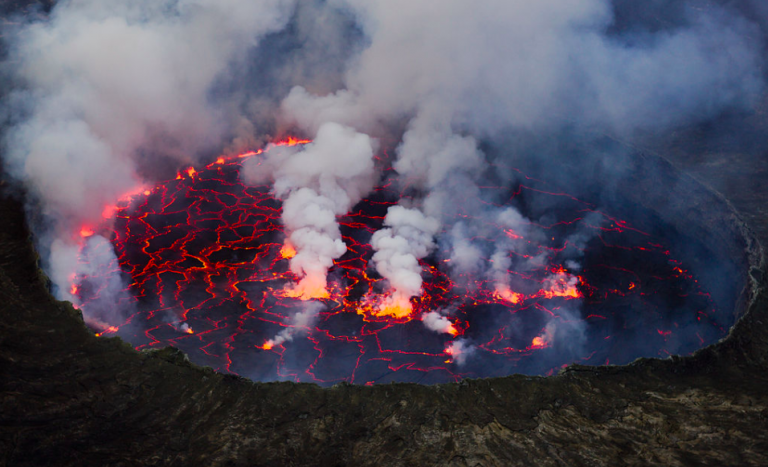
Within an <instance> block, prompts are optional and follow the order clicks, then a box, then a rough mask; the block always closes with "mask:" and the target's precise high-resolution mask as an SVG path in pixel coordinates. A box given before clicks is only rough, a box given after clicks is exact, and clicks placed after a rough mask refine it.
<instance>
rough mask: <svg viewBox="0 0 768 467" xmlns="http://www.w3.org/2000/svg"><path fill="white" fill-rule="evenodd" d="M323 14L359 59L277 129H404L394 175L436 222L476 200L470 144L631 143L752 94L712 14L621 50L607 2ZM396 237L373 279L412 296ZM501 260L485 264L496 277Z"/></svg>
mask: <svg viewBox="0 0 768 467" xmlns="http://www.w3.org/2000/svg"><path fill="white" fill-rule="evenodd" d="M331 4H333V5H335V6H337V7H339V8H342V9H347V10H349V11H351V12H352V13H353V14H354V15H356V18H357V20H358V23H359V24H360V25H361V26H362V28H363V31H364V32H365V34H366V35H367V37H368V40H369V45H368V47H367V48H366V49H365V50H364V51H363V52H362V53H361V54H360V56H359V57H357V59H356V60H354V61H352V62H351V65H350V66H349V68H348V70H347V73H346V76H345V83H346V89H341V90H337V91H336V92H334V93H330V94H326V95H317V96H316V95H312V94H311V93H310V92H308V91H307V90H306V89H304V88H301V87H296V88H294V89H293V90H292V91H291V93H290V94H289V96H288V97H287V98H286V99H285V100H284V101H283V106H282V109H283V112H284V113H285V118H286V119H287V120H288V121H290V122H293V123H295V124H297V125H299V126H300V127H303V128H305V129H307V130H309V131H311V130H313V129H315V128H318V127H319V126H320V125H322V123H323V122H326V121H335V122H343V123H345V124H347V125H352V126H354V127H356V128H358V129H360V130H361V131H377V130H376V125H377V124H378V123H379V122H381V121H390V120H397V119H401V118H403V117H406V118H408V119H409V121H410V123H409V124H408V127H407V131H406V132H405V135H404V136H403V140H402V143H401V144H400V145H399V147H398V149H397V156H398V160H397V161H396V162H395V164H394V167H395V169H396V170H397V172H398V173H399V174H400V175H401V176H402V177H403V178H405V179H407V181H408V183H409V184H412V185H415V186H416V187H419V188H422V189H424V190H426V194H425V195H424V197H423V199H422V200H421V204H420V205H421V206H422V207H421V209H422V210H423V211H424V214H425V216H431V217H434V218H436V219H439V220H440V221H441V222H446V218H447V217H449V216H448V215H447V214H449V213H450V212H451V211H452V210H456V209H457V206H456V204H457V203H458V204H459V205H460V204H461V203H462V201H463V199H466V198H471V196H468V195H469V194H471V193H472V192H473V191H476V189H477V187H476V184H477V180H478V177H479V175H480V173H481V171H482V170H483V169H484V168H485V161H484V155H483V154H482V152H481V151H480V150H479V149H478V146H477V143H476V139H475V137H493V136H494V135H497V134H499V133H500V132H502V131H504V130H508V129H522V130H530V131H539V132H546V131H556V130H557V129H559V128H564V127H566V126H574V127H579V128H595V127H597V128H601V129H604V130H606V131H611V132H615V133H620V134H632V132H634V131H635V130H638V129H653V128H659V127H669V126H671V125H675V124H680V123H686V122H690V121H694V120H699V119H705V118H708V117H711V116H714V115H716V114H717V113H718V112H721V111H723V110H726V109H730V108H743V107H747V106H749V105H750V104H751V103H752V102H753V101H754V99H755V97H756V96H757V95H759V93H760V92H761V90H762V79H761V76H760V66H759V65H760V55H759V50H758V47H757V46H756V45H755V44H754V43H753V41H751V40H750V35H751V33H752V32H753V31H754V30H755V27H754V26H753V25H751V24H750V23H748V22H747V21H745V20H743V19H741V18H738V17H736V16H734V15H730V14H727V13H725V12H724V11H722V10H719V9H712V10H710V11H709V13H707V12H696V11H694V10H690V11H689V12H688V15H689V18H688V19H689V24H688V25H687V26H684V27H680V28H677V29H674V30H672V31H669V32H665V33H660V34H657V35H656V36H654V37H653V38H652V40H651V38H650V37H648V38H644V39H646V40H633V41H630V40H625V39H622V38H621V37H610V36H608V35H607V34H605V31H606V30H607V28H608V27H609V26H610V24H611V22H612V21H613V15H612V8H611V4H610V2H609V1H607V0H569V1H566V2H563V1H561V0H543V1H537V2H530V1H525V0H511V1H510V0H495V1H489V2H483V3H482V4H477V3H468V2H464V1H462V0H447V1H444V2H441V3H440V7H439V8H435V7H434V5H432V4H429V3H424V2H410V1H406V0H386V1H385V0H336V1H334V2H331ZM636 39H637V38H636ZM392 209H400V208H399V207H396V208H392ZM433 230H435V231H436V230H437V229H433ZM395 237H396V235H395V234H393V233H392V229H391V228H388V229H386V230H385V233H382V234H381V235H376V236H374V248H375V249H376V250H377V251H382V248H381V245H380V246H379V247H377V246H376V244H380V243H381V239H384V238H388V239H389V240H387V242H389V243H390V244H391V245H392V248H391V250H392V251H397V252H399V253H398V255H399V256H397V258H398V259H402V263H403V267H401V268H396V267H392V265H391V262H390V261H388V260H383V261H377V268H380V269H381V270H382V271H383V272H382V275H384V276H385V277H387V276H390V277H392V279H391V280H390V283H391V284H392V285H393V287H394V288H395V289H396V290H402V291H403V293H405V294H407V295H416V294H418V292H416V291H415V290H414V287H415V285H416V284H420V281H418V280H417V279H416V277H415V271H416V269H417V268H416V267H415V266H414V261H413V259H414V258H417V255H413V254H409V253H408V252H407V249H408V248H407V247H406V246H405V245H404V244H403V242H399V243H400V245H396V244H397V243H398V242H397V241H395V240H394V239H395ZM420 244H429V241H426V240H424V241H421V240H420V243H417V244H416V247H417V249H420V248H421V247H420ZM459 246H461V247H462V250H463V252H465V253H473V250H472V248H471V246H468V245H467V244H466V242H463V243H459ZM403 252H405V253H404V254H403ZM377 254H378V253H377ZM386 255H387V254H382V255H379V257H380V258H382V257H384V256H386ZM503 256H504V255H503V254H502V253H500V252H499V254H498V255H494V258H495V260H494V261H495V262H496V260H499V261H498V262H496V264H497V267H498V268H500V269H501V268H504V262H505V261H504V260H503ZM393 257H394V256H393ZM379 264H382V266H379ZM467 265H468V267H470V268H472V267H475V264H474V262H473V261H468V262H467ZM504 269H506V268H504ZM396 271H403V272H397V273H396ZM390 277H387V278H388V279H389V278H390ZM396 284H399V285H396ZM398 287H399V289H398Z"/></svg>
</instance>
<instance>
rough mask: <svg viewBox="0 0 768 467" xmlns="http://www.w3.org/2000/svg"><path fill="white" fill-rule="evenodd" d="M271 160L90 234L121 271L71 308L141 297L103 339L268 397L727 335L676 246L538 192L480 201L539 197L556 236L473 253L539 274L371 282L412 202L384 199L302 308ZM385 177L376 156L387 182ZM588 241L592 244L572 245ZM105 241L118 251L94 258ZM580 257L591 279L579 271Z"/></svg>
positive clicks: (359, 216)
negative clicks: (179, 356) (404, 205)
mask: <svg viewBox="0 0 768 467" xmlns="http://www.w3.org/2000/svg"><path fill="white" fill-rule="evenodd" d="M305 143H307V141H298V140H291V141H287V142H284V143H278V145H301V144H305ZM256 157H262V152H261V151H258V152H252V153H247V154H243V155H240V156H237V157H233V158H225V157H221V158H219V159H217V160H216V161H215V162H213V163H211V164H209V165H207V166H205V167H204V168H200V169H195V168H188V169H187V170H184V171H181V172H180V173H179V175H178V177H177V178H176V179H174V180H169V181H167V182H164V183H161V184H158V185H157V186H155V187H153V188H151V189H146V188H141V189H140V190H137V193H135V194H133V195H131V196H128V197H126V198H125V199H123V200H121V201H120V202H119V203H118V204H117V205H116V206H114V207H111V208H108V209H106V210H105V215H107V216H109V217H113V231H112V232H111V233H109V234H105V233H104V232H103V229H102V231H101V232H100V231H99V228H97V227H94V226H83V227H82V229H81V231H80V235H81V236H82V238H83V242H82V250H81V261H88V260H89V258H91V257H92V253H93V252H92V251H90V250H92V249H94V248H114V251H115V253H116V256H117V258H118V263H119V264H110V265H108V266H104V267H101V268H95V269H96V272H95V273H94V274H92V275H81V276H78V277H74V278H73V282H72V289H71V290H70V292H71V293H72V295H74V296H76V297H77V299H78V300H79V303H76V305H77V306H78V307H80V308H81V309H82V310H83V311H84V314H85V315H86V317H88V315H89V307H93V306H95V305H94V303H96V301H97V300H98V299H99V297H100V294H104V293H106V290H105V289H104V285H103V284H105V283H107V282H108V281H107V279H106V278H107V277H110V276H115V275H123V276H124V277H126V278H128V281H127V282H129V283H130V285H129V286H128V287H127V289H125V290H122V291H121V295H119V297H120V298H119V299H117V300H116V301H115V303H114V306H115V307H117V308H119V309H120V310H121V312H122V313H123V316H124V319H122V320H121V321H120V322H106V323H103V326H102V327H101V329H99V335H105V336H109V335H115V334H117V335H120V336H121V337H123V338H124V339H126V340H128V341H130V342H131V343H133V344H134V345H135V346H136V348H138V349H145V348H149V347H156V346H166V345H173V346H175V347H178V348H180V349H181V350H183V351H184V352H186V353H187V354H188V355H189V356H190V359H191V360H192V361H193V362H195V363H198V364H201V365H209V366H211V367H213V368H215V369H216V370H218V371H225V372H232V373H237V374H240V375H243V376H246V377H249V378H252V379H254V380H280V379H290V380H296V381H314V382H318V383H321V384H332V383H335V382H339V381H349V382H353V383H361V384H367V383H373V382H376V383H379V382H388V381H416V382H422V383H437V382H446V381H456V380H458V379H461V378H463V377H489V376H502V375H507V374H511V373H516V372H522V373H529V374H546V373H551V372H553V371H556V370H557V369H558V368H560V367H561V366H564V365H566V364H568V363H571V362H573V361H579V362H586V363H594V364H602V363H606V362H610V363H625V362H627V361H631V360H632V359H634V358H636V357H637V356H639V354H641V353H646V354H647V353H648V351H647V349H648V348H651V349H653V351H652V352H651V355H659V356H664V355H668V354H669V353H670V352H673V353H675V352H690V351H692V350H694V349H695V348H698V347H700V346H701V345H703V344H705V343H709V342H713V341H714V340H716V339H719V338H720V337H722V336H723V335H724V332H725V331H724V330H723V329H722V328H720V327H719V326H718V325H717V324H716V323H715V321H714V319H712V318H711V317H712V315H713V314H714V312H715V310H714V305H713V302H712V300H711V299H710V297H709V296H708V294H707V293H706V292H704V291H703V290H701V289H700V287H699V285H698V283H697V282H696V280H695V278H694V277H693V275H692V274H690V273H689V272H688V271H687V269H686V266H685V265H684V264H682V263H681V262H680V261H678V260H675V259H673V258H672V256H671V253H670V251H669V250H668V248H667V247H665V246H664V240H663V239H659V238H657V237H655V236H654V235H650V234H648V233H646V232H643V231H642V230H641V229H640V228H639V227H634V226H631V225H630V224H629V223H628V222H625V221H622V220H619V219H616V218H613V217H611V216H609V215H607V214H605V213H603V212H600V211H597V210H595V207H594V206H592V205H590V204H589V203H586V202H584V201H580V200H578V199H576V198H574V197H572V196H570V195H567V194H564V193H560V192H559V191H558V190H553V189H551V188H550V187H548V186H547V185H546V183H544V182H540V181H537V180H532V179H526V180H525V182H524V183H521V184H519V185H517V186H513V187H493V186H489V187H483V188H482V192H483V193H481V196H482V197H483V200H484V202H486V203H487V202H488V201H487V200H488V199H502V200H506V201H504V202H503V203H501V204H500V205H499V206H501V207H503V206H505V205H511V204H514V203H518V204H519V203H523V202H524V198H526V197H528V198H532V197H546V198H552V199H553V200H556V201H557V202H556V203H554V204H555V205H556V206H557V208H556V209H555V210H554V211H553V212H552V215H554V216H556V221H554V222H551V223H543V222H537V223H534V222H529V224H530V226H531V228H535V229H536V231H538V232H544V234H545V235H536V236H533V235H532V236H530V237H528V236H526V235H525V234H523V233H521V232H517V231H516V230H514V229H511V228H509V227H508V226H505V225H502V224H499V225H495V224H494V225H488V226H487V227H488V228H487V229H486V230H487V231H490V232H495V234H493V235H491V236H490V238H474V239H473V241H474V242H475V244H478V245H480V246H485V247H487V248H486V250H487V251H491V250H492V249H493V245H496V244H498V243H500V242H511V243H510V245H518V244H519V245H521V247H520V248H510V249H509V250H508V251H507V252H506V257H507V258H514V257H515V256H516V255H517V256H520V257H522V256H525V257H526V258H527V259H531V258H534V259H535V258H540V259H542V260H541V264H538V265H537V267H531V268H528V269H527V270H522V271H521V270H514V269H509V268H504V267H503V266H504V262H503V261H500V258H499V257H498V256H494V257H490V256H489V257H487V258H485V259H484V261H485V262H486V263H487V264H491V263H493V262H494V261H496V263H493V264H492V266H495V271H496V272H497V273H500V274H501V275H498V274H497V276H490V275H484V276H482V277H474V276H471V275H468V274H457V273H455V272H452V269H451V261H452V259H451V258H452V251H451V248H450V247H449V248H445V249H441V250H439V251H438V252H437V253H433V254H431V255H429V256H428V257H426V258H424V259H422V260H420V261H419V264H420V266H421V269H422V277H423V279H424V282H423V292H422V294H421V295H420V296H417V297H413V298H410V299H409V298H408V297H405V298H404V297H401V296H400V297H399V296H397V295H392V294H391V293H390V292H389V289H388V287H387V282H386V281H385V280H384V279H382V278H381V277H380V276H379V275H378V274H377V273H376V272H375V270H374V268H373V267H372V265H371V258H372V256H373V254H374V251H373V249H372V247H371V237H372V235H373V233H374V232H376V231H378V230H380V229H381V228H382V225H383V222H384V216H385V214H386V212H387V209H388V208H389V207H390V206H392V205H395V204H397V202H398V200H400V199H401V196H403V193H400V192H398V191H397V190H396V189H395V188H394V187H393V186H392V185H390V184H383V185H381V186H379V187H377V188H376V189H375V190H374V192H373V194H372V195H370V196H369V197H367V198H366V199H364V200H362V201H361V202H359V203H358V204H357V205H356V206H355V207H354V208H353V209H352V211H351V212H350V213H348V214H347V215H345V216H341V217H340V218H339V222H340V226H341V234H342V237H343V241H344V243H345V244H346V245H347V252H346V253H345V254H344V255H343V256H341V257H340V258H339V259H338V260H336V261H335V262H334V264H333V266H332V267H331V269H330V270H329V274H328V284H327V288H326V289H325V290H324V293H320V294H312V296H303V295H302V294H301V293H292V291H291V288H290V287H289V286H290V284H294V283H296V282H297V281H299V280H300V279H301V278H300V277H297V276H296V275H295V274H293V273H292V272H291V271H290V270H289V268H288V261H289V260H290V258H292V257H294V255H296V249H295V247H294V246H293V245H291V243H290V242H289V241H286V238H285V235H284V232H283V226H282V224H281V222H280V218H281V210H282V205H281V203H280V202H279V201H277V200H276V199H275V198H274V197H273V196H272V195H271V194H270V193H271V187H270V186H266V185H265V186H247V185H245V184H243V183H242V182H241V180H240V177H239V172H240V169H241V167H242V164H243V161H245V160H247V159H250V158H256ZM388 162H389V161H387V160H386V158H385V157H377V164H379V166H380V169H382V170H384V171H385V172H386V171H387V170H388V169H387V166H388ZM465 216H466V217H468V218H470V220H472V221H473V222H476V223H482V222H486V223H488V222H491V221H489V220H487V219H480V218H475V219H472V214H471V213H467V214H465ZM577 229H587V230H589V231H590V232H592V234H593V235H592V239H591V240H590V241H589V242H587V243H586V244H585V245H575V244H573V241H572V240H569V239H571V238H572V234H573V233H574V232H575V231H576V230H577ZM96 233H100V234H102V235H105V236H106V237H109V238H111V245H103V244H96V243H94V242H89V241H87V240H88V239H89V238H92V236H94V235H95V234H96ZM442 234H444V232H441V233H438V236H440V235H442ZM515 242H517V243H515ZM569 242H570V243H569ZM576 250H577V251H578V254H579V255H580V256H582V257H583V261H582V264H581V265H580V267H579V268H575V266H574V267H570V266H569V264H571V263H569V262H568V261H567V260H566V259H565V258H566V252H570V253H573V252H574V251H576ZM529 257H530V258H529ZM502 259H503V258H502ZM505 261H506V260H505ZM529 262H530V263H532V264H533V261H532V260H531V261H529ZM489 269H493V268H489ZM500 278H501V279H500ZM303 299H307V300H303ZM672 299H674V300H676V303H675V306H668V303H667V302H669V301H670V300H672ZM691 316H695V318H696V319H695V320H693V324H690V321H691V320H690V319H689V318H690V317H691ZM683 322H685V323H686V324H685V327H686V329H685V332H684V333H683V332H681V331H678V328H679V327H680V326H681V325H682V324H681V323H683ZM628 336H631V339H630V338H629V337H628ZM635 341H637V342H642V345H643V347H642V349H641V348H640V347H637V348H634V347H633V346H632V345H631V342H635Z"/></svg>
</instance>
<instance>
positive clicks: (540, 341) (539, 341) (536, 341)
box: [531, 336, 547, 348]
mask: <svg viewBox="0 0 768 467" xmlns="http://www.w3.org/2000/svg"><path fill="white" fill-rule="evenodd" d="M546 345H547V341H546V340H544V338H543V337H541V336H536V337H534V338H533V341H532V342H531V347H533V348H541V347H546Z"/></svg>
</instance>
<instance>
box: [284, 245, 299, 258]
mask: <svg viewBox="0 0 768 467" xmlns="http://www.w3.org/2000/svg"><path fill="white" fill-rule="evenodd" d="M280 256H282V257H283V259H291V258H293V257H294V256H296V248H294V247H293V245H291V244H290V243H288V242H285V244H284V245H283V247H282V248H280Z"/></svg>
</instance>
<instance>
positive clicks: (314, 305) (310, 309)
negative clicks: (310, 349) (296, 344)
mask: <svg viewBox="0 0 768 467" xmlns="http://www.w3.org/2000/svg"><path fill="white" fill-rule="evenodd" d="M324 308H325V306H324V305H323V304H322V303H320V302H314V301H307V302H303V303H302V304H301V309H300V311H299V312H297V313H296V314H295V315H293V316H292V317H291V319H290V325H289V326H288V327H287V328H285V329H283V330H282V331H280V332H279V333H278V334H277V335H276V336H275V337H273V338H272V339H269V340H268V341H267V342H266V344H265V347H266V348H267V349H271V348H272V347H275V346H278V345H283V344H284V343H286V342H290V341H292V340H293V338H294V337H295V336H296V335H297V334H301V333H309V332H311V329H310V327H311V326H312V325H313V324H314V322H315V320H317V315H318V314H320V312H321V311H323V309H324Z"/></svg>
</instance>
